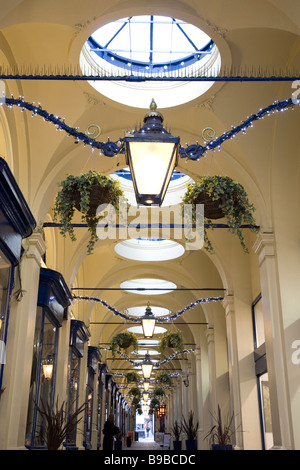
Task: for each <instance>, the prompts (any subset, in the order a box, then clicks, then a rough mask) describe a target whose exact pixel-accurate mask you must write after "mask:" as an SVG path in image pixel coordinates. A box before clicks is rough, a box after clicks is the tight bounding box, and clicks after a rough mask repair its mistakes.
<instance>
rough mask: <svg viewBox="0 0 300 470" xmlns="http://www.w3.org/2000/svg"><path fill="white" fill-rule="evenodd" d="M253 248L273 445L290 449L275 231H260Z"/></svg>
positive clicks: (288, 411) (290, 437) (289, 422)
mask: <svg viewBox="0 0 300 470" xmlns="http://www.w3.org/2000/svg"><path fill="white" fill-rule="evenodd" d="M253 248H254V251H255V253H256V254H257V256H258V260H259V269H260V284H261V295H262V307H263V315H264V326H265V339H266V355H267V364H268V376H269V387H270V406H271V415H272V429H273V439H274V448H277V449H278V448H284V449H291V448H293V438H292V420H291V413H290V401H289V391H288V376H287V364H286V354H285V347H284V329H283V321H282V311H281V299H280V288H279V281H278V268H277V259H276V249H275V237H274V233H272V232H268V233H264V232H261V233H259V234H258V236H257V239H256V241H255V244H254V247H253Z"/></svg>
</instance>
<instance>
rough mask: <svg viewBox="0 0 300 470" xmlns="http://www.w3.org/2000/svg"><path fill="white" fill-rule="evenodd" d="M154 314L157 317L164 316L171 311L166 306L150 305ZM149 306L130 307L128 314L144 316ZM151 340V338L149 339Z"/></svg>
mask: <svg viewBox="0 0 300 470" xmlns="http://www.w3.org/2000/svg"><path fill="white" fill-rule="evenodd" d="M150 307H151V310H152V313H153V315H155V316H156V317H163V316H166V315H169V313H170V311H169V310H168V309H167V308H164V307H156V306H152V305H151V306H150ZM146 308H147V306H146V305H145V306H143V307H129V308H128V309H127V312H128V315H130V316H133V317H142V316H143V315H144V314H145V311H146ZM145 341H146V340H145ZM149 341H151V340H149Z"/></svg>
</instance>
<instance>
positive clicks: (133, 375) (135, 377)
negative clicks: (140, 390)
mask: <svg viewBox="0 0 300 470" xmlns="http://www.w3.org/2000/svg"><path fill="white" fill-rule="evenodd" d="M125 380H126V383H127V384H130V383H132V382H134V383H136V384H138V383H140V376H139V374H138V373H137V372H127V374H125Z"/></svg>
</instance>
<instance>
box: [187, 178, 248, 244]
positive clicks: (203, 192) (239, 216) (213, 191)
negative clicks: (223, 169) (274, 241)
mask: <svg viewBox="0 0 300 470" xmlns="http://www.w3.org/2000/svg"><path fill="white" fill-rule="evenodd" d="M182 201H183V203H184V204H191V205H192V206H193V215H192V219H193V220H192V221H193V222H195V221H196V205H197V204H204V218H205V224H211V220H215V219H220V218H223V217H224V218H225V220H226V223H227V225H228V230H229V232H231V233H232V234H234V235H236V236H237V237H238V238H239V240H240V243H241V245H242V247H243V250H244V251H245V252H246V253H248V249H247V247H246V245H245V239H244V235H243V232H242V229H241V228H240V227H241V225H243V224H245V225H249V227H250V228H251V230H252V231H254V232H257V227H256V221H255V218H254V216H253V212H254V211H255V208H254V206H253V204H250V202H249V201H248V196H247V193H246V191H245V189H244V187H243V186H242V185H241V184H240V183H237V182H236V181H234V180H233V179H232V178H229V177H228V176H204V177H202V178H200V179H198V180H197V181H195V182H194V183H191V184H188V185H187V191H186V193H185V195H184V196H183V198H182ZM212 228H213V225H212ZM204 241H205V243H206V245H205V248H206V250H207V251H209V252H210V253H213V247H212V244H211V242H210V240H209V239H208V236H207V229H206V227H204Z"/></svg>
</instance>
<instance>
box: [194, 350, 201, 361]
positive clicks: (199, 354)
mask: <svg viewBox="0 0 300 470" xmlns="http://www.w3.org/2000/svg"><path fill="white" fill-rule="evenodd" d="M195 359H196V362H197V361H201V349H200V348H197V349H196V350H195Z"/></svg>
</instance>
